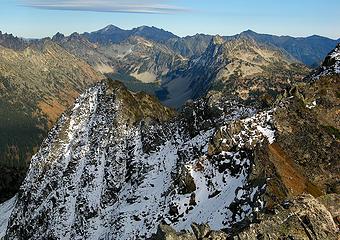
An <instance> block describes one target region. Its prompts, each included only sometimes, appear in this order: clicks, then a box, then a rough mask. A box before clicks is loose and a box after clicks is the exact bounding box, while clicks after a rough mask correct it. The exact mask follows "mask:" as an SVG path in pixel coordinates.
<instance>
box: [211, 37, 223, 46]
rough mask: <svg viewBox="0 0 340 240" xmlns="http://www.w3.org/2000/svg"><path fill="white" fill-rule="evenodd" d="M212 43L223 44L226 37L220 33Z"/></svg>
mask: <svg viewBox="0 0 340 240" xmlns="http://www.w3.org/2000/svg"><path fill="white" fill-rule="evenodd" d="M211 43H212V44H214V45H222V44H223V43H224V39H223V38H222V37H221V36H220V35H215V36H214V37H213V38H212V40H211Z"/></svg>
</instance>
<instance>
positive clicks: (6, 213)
mask: <svg viewBox="0 0 340 240" xmlns="http://www.w3.org/2000/svg"><path fill="white" fill-rule="evenodd" d="M15 202H16V197H13V198H11V199H10V200H8V201H6V202H4V203H2V204H0V239H2V238H3V237H4V236H5V235H6V229H7V225H8V220H9V217H10V215H11V213H12V211H13V208H14V205H15Z"/></svg>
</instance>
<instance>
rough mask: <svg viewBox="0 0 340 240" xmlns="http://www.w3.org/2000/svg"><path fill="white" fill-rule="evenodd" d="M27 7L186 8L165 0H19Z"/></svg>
mask: <svg viewBox="0 0 340 240" xmlns="http://www.w3.org/2000/svg"><path fill="white" fill-rule="evenodd" d="M20 3H21V4H22V5H24V6H27V7H33V8H40V9H50V10H72V11H95V12H125V13H153V14H171V13H178V12H186V11H188V9H185V8H181V7H178V6H174V5H171V4H169V1H166V0H144V1H141V0H139V1H138V0H21V1H20Z"/></svg>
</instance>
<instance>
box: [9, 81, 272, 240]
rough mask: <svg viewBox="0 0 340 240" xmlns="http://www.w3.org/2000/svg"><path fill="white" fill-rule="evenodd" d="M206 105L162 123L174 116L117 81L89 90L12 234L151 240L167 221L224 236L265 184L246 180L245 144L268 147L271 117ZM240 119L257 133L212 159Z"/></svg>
mask: <svg viewBox="0 0 340 240" xmlns="http://www.w3.org/2000/svg"><path fill="white" fill-rule="evenodd" d="M206 107H207V105H205V104H203V102H202V101H198V102H197V103H193V104H192V106H190V107H188V108H187V109H185V110H184V112H183V113H182V114H181V115H180V116H179V117H178V118H177V119H176V120H173V121H171V122H166V123H162V121H163V120H167V119H168V118H170V117H171V116H173V113H172V111H171V110H169V109H167V108H165V107H163V106H162V105H160V104H159V103H158V102H156V101H154V100H153V98H152V97H150V96H147V95H145V94H141V93H139V94H134V93H131V92H129V91H127V90H126V89H125V88H124V87H123V86H122V85H120V84H118V83H112V82H111V83H110V82H102V83H100V84H97V85H96V86H94V87H92V88H90V89H89V90H88V91H87V92H85V93H84V94H83V95H81V96H80V97H79V99H78V100H77V102H76V104H75V106H74V107H73V109H72V110H70V111H69V112H68V113H66V114H64V115H63V116H62V117H61V118H60V120H59V121H58V123H57V124H56V125H55V127H54V128H53V129H52V130H51V131H50V133H49V135H48V137H47V138H46V140H45V141H44V143H43V145H42V146H41V148H40V150H39V152H38V153H37V154H36V155H35V156H34V158H33V159H32V162H31V166H30V169H29V172H28V175H27V177H26V179H25V181H24V183H23V185H22V187H21V189H20V191H19V193H18V197H17V199H18V200H17V202H16V204H15V207H14V209H13V212H12V215H11V217H10V221H9V227H8V229H7V233H6V234H7V237H8V238H9V239H141V238H142V239H143V238H147V237H150V236H151V235H152V234H153V233H156V231H157V226H158V225H159V224H160V223H166V224H169V225H170V226H171V227H173V228H174V229H175V230H177V231H179V230H182V229H187V230H189V229H191V225H192V224H193V223H194V222H196V223H198V224H209V225H210V227H211V229H212V230H219V229H221V228H227V227H229V226H231V225H232V224H234V223H235V222H239V221H242V220H243V219H244V218H246V217H248V216H250V215H251V214H252V213H253V211H256V210H258V209H259V208H261V207H262V202H261V201H260V200H259V196H260V193H261V191H262V190H263V187H264V185H263V184H259V185H257V186H255V185H254V184H249V182H248V177H249V173H250V169H251V164H252V159H253V155H252V152H251V151H249V150H248V149H246V148H245V147H244V146H243V143H244V142H246V141H247V140H246V139H243V137H244V136H245V137H247V138H248V135H249V134H250V135H252V134H253V135H254V137H255V135H256V137H255V138H256V139H258V142H259V143H260V142H261V141H262V140H261V139H262V138H267V137H269V140H270V138H271V137H272V134H267V133H268V132H270V131H271V129H270V128H269V127H268V124H267V122H268V118H269V117H268V116H269V115H270V113H263V114H258V115H255V116H253V117H250V118H248V119H247V117H249V115H251V113H253V111H251V110H249V109H246V108H244V107H237V106H234V107H231V108H230V109H229V111H228V114H227V115H223V114H222V117H221V116H219V117H216V116H214V115H213V113H212V112H210V111H208V110H207V109H205V108H206ZM239 118H246V119H244V120H242V122H244V124H246V125H249V126H250V127H251V128H252V129H253V128H254V131H255V132H256V134H255V133H253V130H249V133H247V134H245V135H240V136H239V141H240V143H242V144H240V145H239V146H238V147H237V148H234V149H230V150H229V151H221V152H216V154H212V155H211V154H208V145H209V142H210V139H211V138H212V136H213V135H214V133H215V131H216V124H219V123H220V122H223V123H224V124H225V125H227V124H228V123H229V122H231V121H234V120H236V119H239ZM189 126H190V127H189ZM264 129H266V130H264ZM270 133H271V132H270ZM242 139H243V140H242ZM221 140H222V141H223V139H221Z"/></svg>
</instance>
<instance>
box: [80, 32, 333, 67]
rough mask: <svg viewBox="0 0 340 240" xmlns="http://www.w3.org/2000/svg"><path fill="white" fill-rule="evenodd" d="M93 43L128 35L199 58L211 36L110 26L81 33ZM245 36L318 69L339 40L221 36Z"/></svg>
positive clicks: (119, 40) (243, 33) (127, 36)
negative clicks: (282, 51)
mask: <svg viewBox="0 0 340 240" xmlns="http://www.w3.org/2000/svg"><path fill="white" fill-rule="evenodd" d="M82 35H83V36H85V37H86V38H87V39H88V40H89V41H91V42H93V43H101V44H108V43H118V42H121V41H123V40H125V39H127V38H129V37H130V36H140V37H143V38H145V39H149V40H153V41H156V42H161V43H163V44H165V45H167V46H168V47H169V48H171V49H173V50H174V51H175V52H177V53H179V54H181V55H183V56H185V57H192V56H198V55H200V54H202V53H203V52H204V50H205V49H206V47H207V46H208V44H209V42H210V41H211V39H212V38H213V36H212V35H204V34H197V35H194V36H187V37H183V38H181V37H178V36H176V35H175V34H173V33H171V32H168V31H166V30H163V29H158V28H156V27H148V26H142V27H137V28H134V29H132V30H123V29H121V28H118V27H116V26H114V25H109V26H107V27H105V28H103V29H101V30H98V31H95V32H91V33H84V34H82ZM239 36H245V37H249V38H253V39H254V40H256V41H258V42H262V43H266V44H270V45H274V46H276V47H279V48H283V49H285V50H286V51H287V52H288V53H289V54H291V55H292V56H293V57H295V58H296V59H297V60H299V61H301V62H302V63H304V64H306V65H308V66H310V67H317V66H319V65H320V63H321V62H322V60H323V58H324V57H325V56H326V55H327V54H328V53H329V52H330V51H331V50H332V49H333V48H334V47H335V46H336V44H337V43H338V42H339V41H340V39H337V40H334V39H330V38H327V37H322V36H317V35H313V36H310V37H290V36H275V35H269V34H259V33H256V32H254V31H251V30H247V31H244V32H242V33H240V34H236V35H233V36H223V38H224V39H225V40H230V39H234V38H238V37H239Z"/></svg>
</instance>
